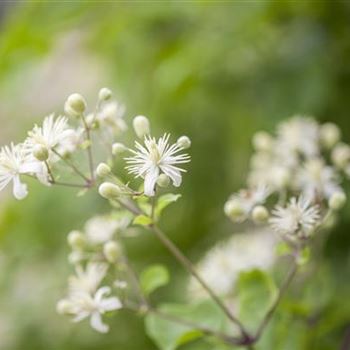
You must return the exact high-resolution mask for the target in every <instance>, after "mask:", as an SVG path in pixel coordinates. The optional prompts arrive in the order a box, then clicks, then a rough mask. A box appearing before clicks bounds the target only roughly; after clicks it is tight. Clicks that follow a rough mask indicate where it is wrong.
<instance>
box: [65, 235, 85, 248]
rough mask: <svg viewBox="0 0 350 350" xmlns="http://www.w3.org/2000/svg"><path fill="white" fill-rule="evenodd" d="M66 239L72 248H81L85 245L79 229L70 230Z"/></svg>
mask: <svg viewBox="0 0 350 350" xmlns="http://www.w3.org/2000/svg"><path fill="white" fill-rule="evenodd" d="M67 241H68V244H69V245H70V246H71V247H72V248H73V249H81V248H83V247H84V245H85V236H84V235H83V234H82V233H81V232H80V231H72V232H70V233H69V234H68V237H67Z"/></svg>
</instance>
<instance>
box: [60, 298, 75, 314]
mask: <svg viewBox="0 0 350 350" xmlns="http://www.w3.org/2000/svg"><path fill="white" fill-rule="evenodd" d="M73 307H74V306H73V304H72V302H71V301H69V300H67V299H61V300H59V301H58V303H57V305H56V311H57V313H58V314H60V315H69V314H71V313H72V311H73Z"/></svg>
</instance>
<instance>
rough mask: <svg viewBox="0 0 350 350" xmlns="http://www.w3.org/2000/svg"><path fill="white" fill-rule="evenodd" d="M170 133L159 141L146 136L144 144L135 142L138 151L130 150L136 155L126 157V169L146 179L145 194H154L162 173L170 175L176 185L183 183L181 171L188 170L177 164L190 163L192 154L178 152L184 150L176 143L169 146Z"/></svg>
mask: <svg viewBox="0 0 350 350" xmlns="http://www.w3.org/2000/svg"><path fill="white" fill-rule="evenodd" d="M169 137H170V135H169V134H164V136H163V137H161V138H159V140H158V142H157V141H156V139H155V138H154V137H151V136H145V139H144V143H145V146H142V145H141V144H140V143H138V142H137V141H136V142H135V147H136V148H137V150H136V151H134V150H130V151H131V152H132V153H133V154H134V156H133V157H128V158H125V159H126V160H127V163H128V164H129V165H128V166H127V167H126V169H127V170H128V171H129V173H130V174H134V175H136V177H142V178H144V179H145V186H144V187H145V189H144V191H145V195H147V196H154V187H155V184H156V182H157V179H158V176H159V175H160V173H164V174H165V175H167V176H169V177H170V179H171V180H172V182H173V184H174V186H176V187H179V186H180V185H181V181H182V176H181V172H185V171H186V170H184V169H181V168H179V167H177V164H183V163H188V162H189V161H190V156H189V155H187V154H178V152H180V151H181V150H182V148H180V147H179V146H178V145H177V144H176V143H175V144H173V145H171V146H169V144H168V141H169Z"/></svg>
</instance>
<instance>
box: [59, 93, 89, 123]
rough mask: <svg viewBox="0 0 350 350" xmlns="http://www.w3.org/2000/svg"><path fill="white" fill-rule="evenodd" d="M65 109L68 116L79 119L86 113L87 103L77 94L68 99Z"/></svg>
mask: <svg viewBox="0 0 350 350" xmlns="http://www.w3.org/2000/svg"><path fill="white" fill-rule="evenodd" d="M64 107H65V111H66V113H67V114H69V115H70V116H73V117H78V116H80V115H81V114H82V113H83V112H84V111H85V109H86V102H85V100H84V97H83V96H81V95H80V94H77V93H75V94H71V95H70V96H69V97H68V99H67V101H66V103H65V105H64Z"/></svg>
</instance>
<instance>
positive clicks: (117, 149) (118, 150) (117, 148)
mask: <svg viewBox="0 0 350 350" xmlns="http://www.w3.org/2000/svg"><path fill="white" fill-rule="evenodd" d="M125 151H126V146H125V145H124V144H122V143H120V142H116V143H113V145H112V153H113V155H115V156H116V155H118V154H122V153H124V152H125Z"/></svg>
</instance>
